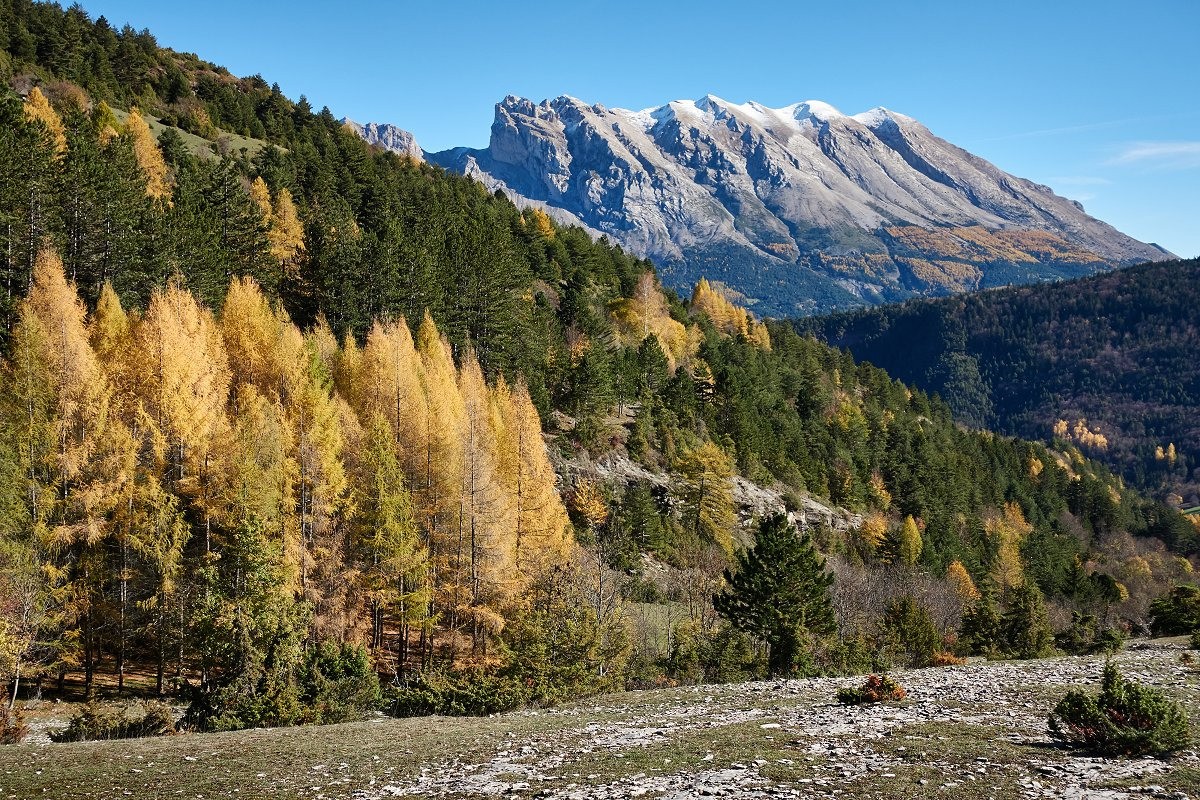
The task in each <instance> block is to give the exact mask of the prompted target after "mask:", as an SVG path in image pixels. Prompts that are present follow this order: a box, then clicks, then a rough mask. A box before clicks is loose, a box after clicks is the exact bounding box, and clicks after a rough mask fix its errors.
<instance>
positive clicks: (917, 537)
mask: <svg viewBox="0 0 1200 800" xmlns="http://www.w3.org/2000/svg"><path fill="white" fill-rule="evenodd" d="M893 549H894V550H895V554H896V560H897V561H899V562H900V563H901V564H907V565H909V566H912V565H913V564H916V563H917V560H918V559H919V558H920V557H921V551H922V550H923V549H925V541H924V539H922V538H921V528H920V527H919V526H918V525H917V521H916V520H915V519H913V517H912V515H911V514H910V515H908V516H907V517H905V518H904V522H903V523H901V525H900V527H899V528H898V529H897V530H896V531H895V543H894V547H893Z"/></svg>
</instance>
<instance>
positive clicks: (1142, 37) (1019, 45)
mask: <svg viewBox="0 0 1200 800" xmlns="http://www.w3.org/2000/svg"><path fill="white" fill-rule="evenodd" d="M83 4H84V7H85V8H86V9H87V10H88V12H89V13H90V14H91V15H92V16H93V17H96V16H98V15H100V14H103V15H105V16H106V17H108V19H109V21H110V22H112V23H114V24H116V25H121V24H124V23H126V22H128V23H130V24H132V25H133V26H134V27H136V28H143V27H147V28H149V29H150V30H151V31H152V32H154V34H155V35H156V36H157V37H158V40H159V42H160V44H163V45H166V46H168V47H173V48H175V49H177V50H186V51H191V52H195V53H198V54H199V55H200V56H202V57H204V58H207V59H209V60H211V61H215V62H217V63H219V64H222V65H224V66H226V67H228V68H229V69H230V70H231V71H232V72H234V73H235V74H238V75H250V74H254V73H260V74H261V75H262V76H263V77H264V78H266V79H267V81H269V82H278V83H279V85H280V86H281V87H282V88H283V90H284V92H285V93H286V94H287V95H289V96H290V97H293V98H295V97H298V96H299V95H300V94H302V93H303V94H305V95H306V96H307V97H308V98H309V100H310V102H312V104H313V105H314V106H315V107H317V108H320V107H321V106H329V108H330V109H331V110H332V111H333V113H334V114H335V115H337V116H349V117H352V118H354V119H356V120H359V121H378V122H393V123H395V124H397V125H400V126H401V127H403V128H406V129H408V130H410V131H412V132H413V133H414V134H416V137H417V140H418V142H419V143H420V144H421V145H422V146H423V147H425V148H426V149H427V150H440V149H445V148H448V147H453V146H457V145H467V146H473V147H481V146H484V145H486V143H487V137H488V127H489V126H490V124H491V121H492V113H493V106H494V104H495V103H496V102H497V101H498V100H500V99H501V98H502V97H503V96H504V95H506V94H517V95H522V96H525V97H530V98H532V99H534V100H542V99H544V98H547V97H555V96H558V95H560V94H570V95H574V96H576V97H579V98H581V99H584V100H587V101H589V102H593V103H602V104H604V105H607V106H615V107H622V108H645V107H648V106H653V105H660V104H662V103H664V102H667V101H669V100H676V99H681V98H696V97H700V96H702V95H704V94H706V93H710V92H711V93H712V94H715V95H718V96H720V97H723V98H725V99H727V100H732V101H735V102H744V101H746V100H757V101H759V102H761V103H765V104H768V105H775V106H779V105H786V104H788V103H793V102H796V101H799V100H807V99H820V100H824V101H826V102H829V103H832V104H833V105H835V106H837V107H838V108H840V109H841V110H842V111H845V112H847V113H856V112H859V111H864V110H866V109H868V108H871V107H874V106H878V105H882V106H886V107H888V108H891V109H894V110H896V111H900V112H902V113H905V114H908V115H910V116H913V117H916V118H917V119H919V120H920V121H922V122H923V123H925V124H926V125H927V126H928V127H929V128H930V129H931V130H932V131H933V132H934V133H936V134H938V135H940V136H942V137H943V138H946V139H948V140H950V141H951V142H954V143H955V144H957V145H959V146H961V147H964V148H966V149H967V150H970V151H972V152H974V153H976V154H977V155H980V156H982V157H984V158H986V159H988V160H990V161H992V162H994V163H995V164H996V165H997V166H999V167H1000V168H1002V169H1004V170H1007V171H1008V172H1011V173H1013V174H1016V175H1019V176H1021V177H1025V178H1030V179H1032V180H1036V181H1038V182H1041V183H1045V184H1047V185H1049V186H1051V187H1052V188H1054V189H1055V190H1056V191H1058V192H1059V193H1060V194H1063V195H1066V196H1068V197H1072V198H1075V199H1078V200H1080V201H1082V202H1083V204H1084V206H1085V207H1086V208H1087V210H1088V211H1089V213H1091V214H1093V215H1094V216H1097V217H1099V218H1100V219H1103V220H1105V221H1107V222H1110V223H1112V224H1113V225H1115V226H1116V227H1117V228H1119V229H1121V230H1123V231H1125V232H1126V233H1129V234H1130V235H1132V236H1135V237H1137V238H1139V239H1142V240H1145V241H1154V242H1158V243H1159V244H1161V245H1163V246H1164V247H1167V248H1168V249H1170V250H1172V251H1174V252H1176V253H1178V254H1179V255H1182V256H1188V257H1190V256H1200V59H1198V58H1197V54H1196V51H1197V47H1198V42H1197V35H1198V34H1200V0H1140V2H1115V1H1114V0H1006V1H1005V2H970V0H953V1H949V0H930V1H929V2H922V0H907V2H902V1H901V0H880V1H879V2H868V1H866V0H840V2H839V1H837V0H835V1H834V2H829V1H828V0H823V1H822V2H810V3H805V2H795V0H793V1H792V2H785V1H784V0H780V2H776V3H772V2H765V1H764V0H737V2H728V0H722V1H720V2H718V1H716V0H691V1H690V2H652V0H643V2H633V1H631V0H567V2H562V3H532V2H525V3H502V2H495V1H494V0H469V1H467V2H441V3H419V4H418V3H410V2H374V3H355V2H339V3H319V2H311V1H310V0H293V2H278V1H277V0H265V1H264V2H254V0H240V2H230V0H207V1H206V2H204V3H174V2H161V1H156V2H150V0H84V3H83Z"/></svg>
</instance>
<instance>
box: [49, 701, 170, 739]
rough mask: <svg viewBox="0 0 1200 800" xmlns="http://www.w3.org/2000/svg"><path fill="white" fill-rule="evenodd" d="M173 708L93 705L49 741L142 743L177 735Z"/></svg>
mask: <svg viewBox="0 0 1200 800" xmlns="http://www.w3.org/2000/svg"><path fill="white" fill-rule="evenodd" d="M175 732H176V731H175V719H174V715H173V714H172V712H171V707H170V706H168V705H167V704H165V703H157V702H138V703H129V704H128V705H124V706H113V705H105V704H101V703H96V702H91V703H88V704H87V705H86V706H84V707H83V709H82V710H80V712H79V713H78V714H76V715H75V716H74V717H72V718H71V722H70V724H68V725H67V727H66V728H65V729H63V730H61V731H59V732H58V733H54V734H51V736H50V738H51V739H53V740H54V741H56V742H85V741H90V740H92V739H141V738H144V737H147V736H167V735H170V734H173V733H175Z"/></svg>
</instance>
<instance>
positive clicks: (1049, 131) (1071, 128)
mask: <svg viewBox="0 0 1200 800" xmlns="http://www.w3.org/2000/svg"><path fill="white" fill-rule="evenodd" d="M1196 116H1200V112H1196V111H1188V112H1184V113H1182V114H1160V115H1154V116H1144V117H1127V118H1125V119H1110V120H1104V121H1101V122H1085V123H1081V124H1079V125H1066V126H1064V127H1061V128H1040V129H1038V130H1033V131H1020V132H1018V133H1007V134H1004V135H1003V136H993V137H991V138H988V139H982V140H981V141H985V142H1001V141H1005V140H1007V139H1028V138H1031V137H1035V136H1059V135H1062V134H1066V133H1083V132H1086V131H1098V130H1103V129H1105V128H1116V127H1119V126H1122V125H1133V124H1144V123H1147V122H1167V121H1170V120H1180V119H1191V118H1193V117H1196Z"/></svg>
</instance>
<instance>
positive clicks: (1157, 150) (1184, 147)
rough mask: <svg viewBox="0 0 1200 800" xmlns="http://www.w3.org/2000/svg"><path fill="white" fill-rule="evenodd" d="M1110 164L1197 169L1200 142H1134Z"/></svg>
mask: <svg viewBox="0 0 1200 800" xmlns="http://www.w3.org/2000/svg"><path fill="white" fill-rule="evenodd" d="M1108 163H1110V164H1125V165H1143V166H1147V167H1154V168H1157V169H1196V168H1198V167H1200V142H1132V143H1130V144H1128V145H1126V146H1125V148H1124V149H1123V150H1122V151H1121V152H1120V153H1118V154H1117V155H1116V156H1114V157H1113V158H1112V159H1110V160H1109V162H1108Z"/></svg>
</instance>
